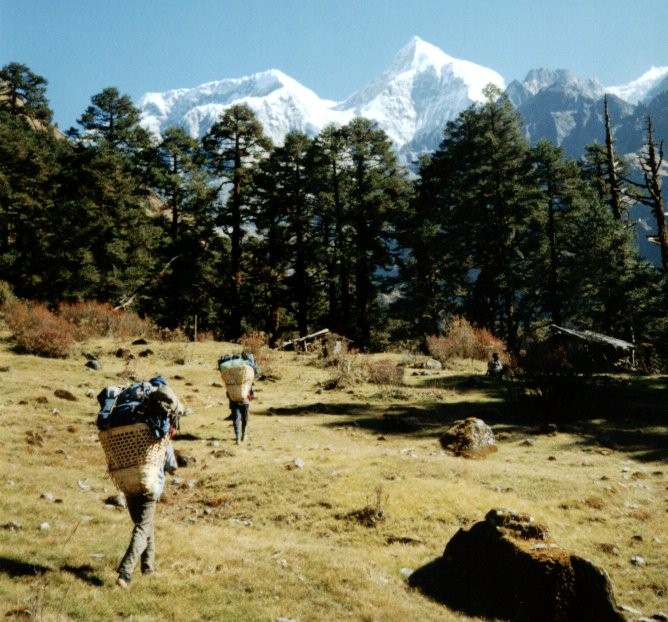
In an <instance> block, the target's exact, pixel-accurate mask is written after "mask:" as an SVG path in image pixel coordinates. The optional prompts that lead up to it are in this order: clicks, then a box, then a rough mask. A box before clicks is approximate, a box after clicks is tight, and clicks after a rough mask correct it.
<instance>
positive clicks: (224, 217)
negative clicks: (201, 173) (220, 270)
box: [203, 105, 272, 339]
mask: <svg viewBox="0 0 668 622" xmlns="http://www.w3.org/2000/svg"><path fill="white" fill-rule="evenodd" d="M203 146H204V149H205V151H206V152H207V154H208V157H209V163H210V167H211V170H212V172H213V173H214V174H215V175H217V176H219V178H220V179H221V184H220V188H221V190H222V189H223V188H225V190H226V192H227V194H226V196H225V195H224V196H223V201H224V204H225V207H224V209H221V211H220V214H219V220H218V223H217V224H218V225H220V226H222V227H223V228H224V230H225V231H226V233H227V234H228V235H229V237H230V241H231V254H230V271H231V274H230V278H229V281H228V287H227V288H226V291H225V292H223V295H222V298H223V299H225V301H226V303H227V304H228V305H229V313H230V314H229V320H228V336H229V337H230V338H232V339H236V338H238V337H240V336H241V332H242V317H243V309H244V301H243V300H242V299H241V293H242V284H243V280H244V267H243V238H244V225H245V224H246V223H247V222H248V221H249V211H248V204H247V200H248V199H247V196H246V191H247V188H248V186H249V184H250V182H251V179H252V175H253V170H254V168H255V167H256V165H257V164H258V162H259V161H260V160H261V159H262V158H263V157H265V156H266V154H267V152H268V151H269V150H270V149H271V147H272V145H271V141H270V140H269V138H267V137H266V136H265V134H264V130H263V128H262V124H261V123H260V122H259V121H258V120H257V118H256V117H255V114H254V113H253V111H252V110H251V109H250V108H249V107H248V106H246V105H235V106H232V107H231V108H229V109H228V110H227V111H225V113H223V115H222V117H221V119H220V120H219V121H217V122H216V123H214V124H213V125H212V126H211V128H210V129H209V131H208V132H207V134H206V136H204V138H203ZM223 323H225V322H223Z"/></svg>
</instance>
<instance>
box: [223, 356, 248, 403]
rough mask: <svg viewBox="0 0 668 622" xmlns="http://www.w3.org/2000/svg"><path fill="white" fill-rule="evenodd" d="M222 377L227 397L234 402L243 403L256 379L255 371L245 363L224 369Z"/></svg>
mask: <svg viewBox="0 0 668 622" xmlns="http://www.w3.org/2000/svg"><path fill="white" fill-rule="evenodd" d="M220 376H221V378H222V379H223V382H224V383H225V387H226V388H227V395H228V396H229V398H230V399H231V400H232V401H233V402H243V401H244V400H245V399H247V398H248V394H249V393H250V390H251V386H252V385H253V380H254V379H255V371H254V370H253V368H252V367H251V366H250V365H247V364H246V363H243V364H241V365H233V366H230V367H222V368H221V370H220Z"/></svg>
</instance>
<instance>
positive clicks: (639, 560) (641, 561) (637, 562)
mask: <svg viewBox="0 0 668 622" xmlns="http://www.w3.org/2000/svg"><path fill="white" fill-rule="evenodd" d="M631 563H632V564H633V565H634V566H644V565H645V558H644V557H641V556H640V555H634V556H633V557H632V558H631Z"/></svg>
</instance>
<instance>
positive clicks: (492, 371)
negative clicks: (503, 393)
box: [487, 352, 503, 378]
mask: <svg viewBox="0 0 668 622" xmlns="http://www.w3.org/2000/svg"><path fill="white" fill-rule="evenodd" d="M487 375H488V376H490V377H491V378H501V377H502V376H503V365H502V364H501V361H500V360H499V353H498V352H494V353H493V354H492V360H491V361H490V362H489V363H487Z"/></svg>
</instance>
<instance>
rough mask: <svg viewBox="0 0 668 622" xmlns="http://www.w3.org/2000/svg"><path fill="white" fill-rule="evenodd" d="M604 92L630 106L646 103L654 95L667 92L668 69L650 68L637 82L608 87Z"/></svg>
mask: <svg viewBox="0 0 668 622" xmlns="http://www.w3.org/2000/svg"><path fill="white" fill-rule="evenodd" d="M606 91H607V92H608V93H611V94H613V95H616V96H617V97H619V98H620V99H623V100H624V101H627V102H629V103H630V104H639V103H647V102H648V101H649V100H651V99H652V97H654V96H655V95H658V94H659V93H662V92H663V91H668V67H652V68H651V69H650V70H649V71H646V72H645V73H644V74H643V75H642V76H640V77H639V78H638V79H637V80H633V81H632V82H629V83H628V84H623V85H621V86H609V87H608V88H607V89H606Z"/></svg>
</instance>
